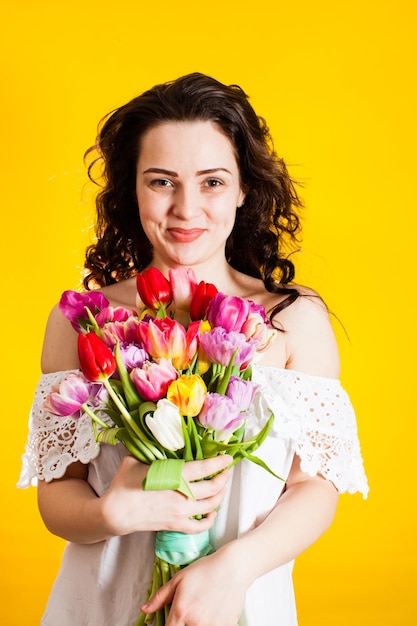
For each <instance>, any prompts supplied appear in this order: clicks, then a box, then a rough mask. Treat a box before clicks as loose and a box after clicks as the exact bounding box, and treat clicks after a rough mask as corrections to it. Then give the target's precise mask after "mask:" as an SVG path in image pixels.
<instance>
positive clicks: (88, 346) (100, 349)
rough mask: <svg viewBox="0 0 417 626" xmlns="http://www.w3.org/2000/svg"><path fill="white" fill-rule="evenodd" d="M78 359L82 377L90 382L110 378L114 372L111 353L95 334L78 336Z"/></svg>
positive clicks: (114, 367)
mask: <svg viewBox="0 0 417 626" xmlns="http://www.w3.org/2000/svg"><path fill="white" fill-rule="evenodd" d="M78 357H79V359H80V367H81V370H82V372H83V374H84V376H85V377H86V378H88V380H91V381H92V382H98V381H100V380H104V379H106V378H110V376H111V375H112V374H113V373H114V371H115V370H116V361H115V359H114V356H113V353H112V351H111V350H110V349H109V348H108V347H107V346H106V344H105V343H104V341H102V340H101V339H100V337H98V336H97V335H96V334H95V333H92V332H91V333H87V334H86V335H78Z"/></svg>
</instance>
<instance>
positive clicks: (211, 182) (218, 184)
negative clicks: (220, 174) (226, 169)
mask: <svg viewBox="0 0 417 626" xmlns="http://www.w3.org/2000/svg"><path fill="white" fill-rule="evenodd" d="M206 185H207V187H221V185H223V183H222V181H221V180H219V179H218V178H209V180H207V181H206Z"/></svg>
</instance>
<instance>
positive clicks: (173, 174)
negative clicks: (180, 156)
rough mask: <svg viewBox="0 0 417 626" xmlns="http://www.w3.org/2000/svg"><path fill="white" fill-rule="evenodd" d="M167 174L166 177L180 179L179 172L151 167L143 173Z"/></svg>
mask: <svg viewBox="0 0 417 626" xmlns="http://www.w3.org/2000/svg"><path fill="white" fill-rule="evenodd" d="M150 173H155V174H165V175H166V176H176V177H177V178H178V174H177V172H172V171H171V170H164V169H162V168H160V167H149V168H148V169H147V170H145V171H144V172H143V174H150Z"/></svg>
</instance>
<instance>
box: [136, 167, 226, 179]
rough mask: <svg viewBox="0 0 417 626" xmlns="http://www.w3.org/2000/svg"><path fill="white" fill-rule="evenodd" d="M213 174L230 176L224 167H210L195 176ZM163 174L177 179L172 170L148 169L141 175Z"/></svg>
mask: <svg viewBox="0 0 417 626" xmlns="http://www.w3.org/2000/svg"><path fill="white" fill-rule="evenodd" d="M215 172H226V173H227V174H230V175H231V174H232V172H231V171H230V170H228V169H227V168H225V167H210V168H208V169H206V170H199V171H198V172H196V175H197V176H204V175H207V174H214V173H215ZM151 173H152V174H165V176H173V177H176V178H178V174H177V172H174V171H172V170H166V169H164V168H162V167H149V168H148V169H147V170H144V172H143V174H151Z"/></svg>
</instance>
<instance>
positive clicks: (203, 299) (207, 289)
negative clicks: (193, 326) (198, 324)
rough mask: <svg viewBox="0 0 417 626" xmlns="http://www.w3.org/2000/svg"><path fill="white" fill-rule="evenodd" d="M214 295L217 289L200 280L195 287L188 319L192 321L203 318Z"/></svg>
mask: <svg viewBox="0 0 417 626" xmlns="http://www.w3.org/2000/svg"><path fill="white" fill-rule="evenodd" d="M216 293H217V288H216V287H215V286H214V285H212V284H211V283H205V282H204V281H203V280H202V281H201V283H199V284H198V285H197V287H196V290H195V292H194V295H193V298H192V300H191V304H190V317H191V319H192V320H193V321H196V320H202V319H204V318H205V316H206V311H207V307H208V305H209V304H210V302H211V300H212V298H213V297H214V296H215V295H216Z"/></svg>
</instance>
